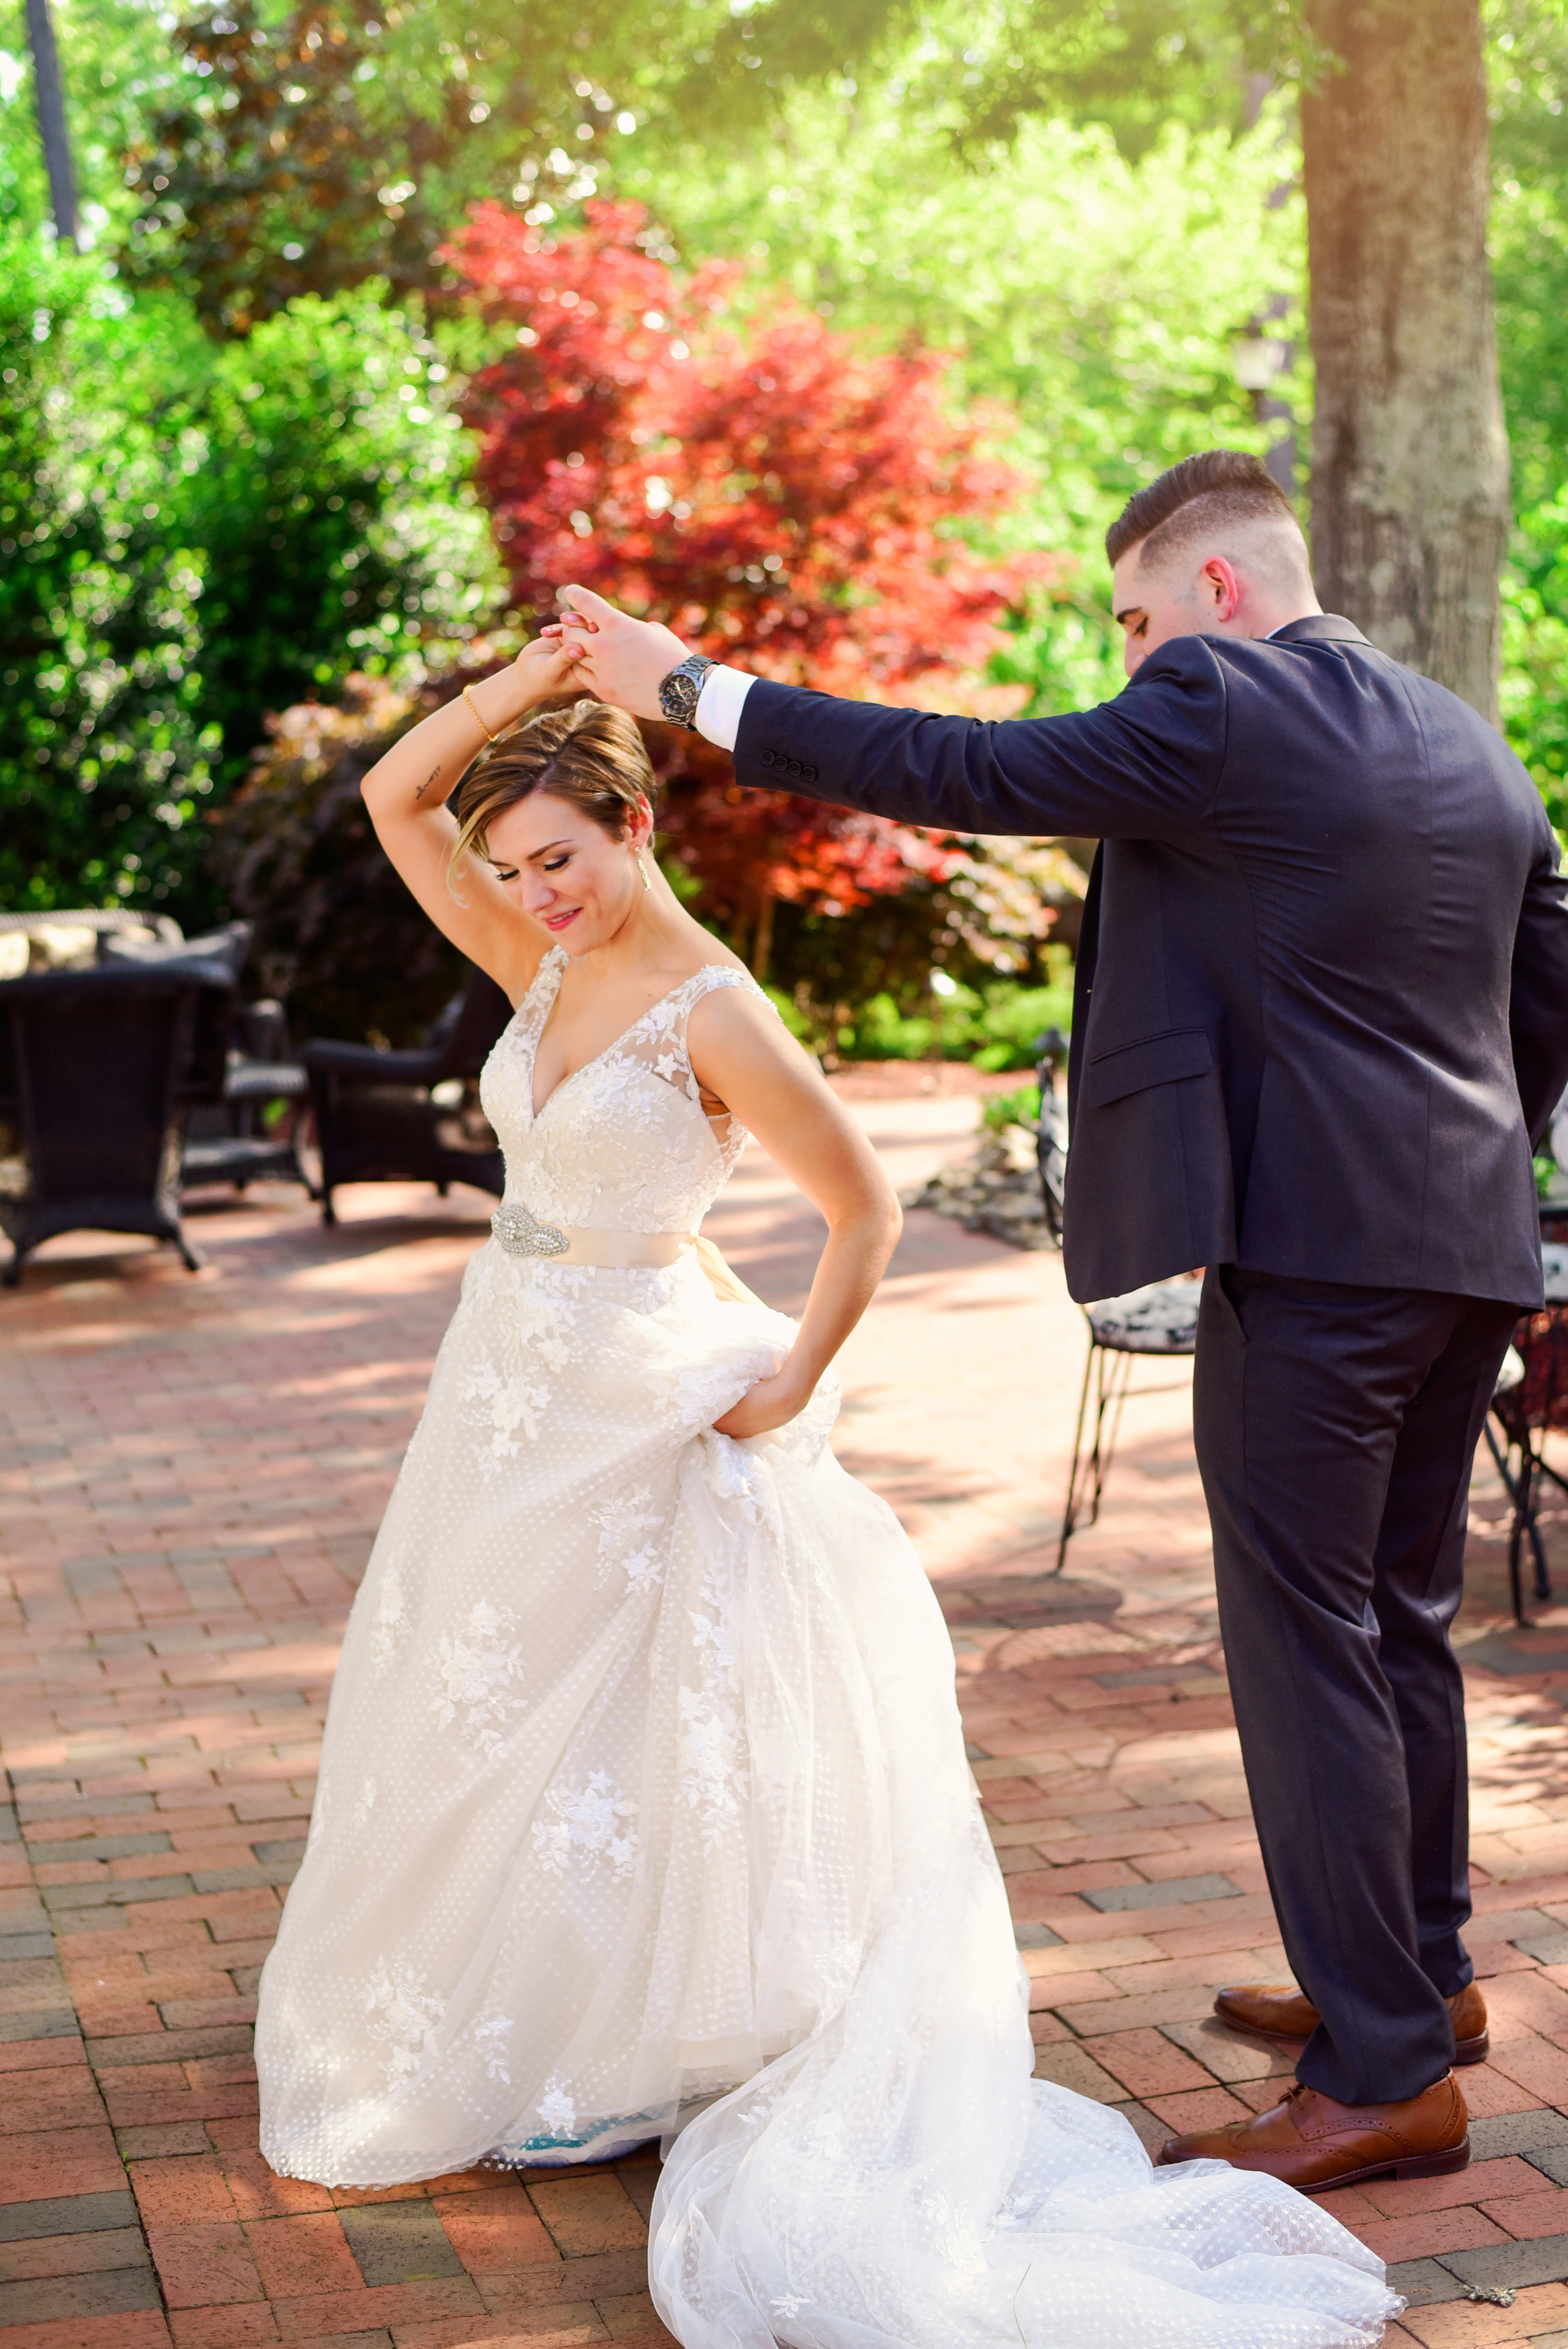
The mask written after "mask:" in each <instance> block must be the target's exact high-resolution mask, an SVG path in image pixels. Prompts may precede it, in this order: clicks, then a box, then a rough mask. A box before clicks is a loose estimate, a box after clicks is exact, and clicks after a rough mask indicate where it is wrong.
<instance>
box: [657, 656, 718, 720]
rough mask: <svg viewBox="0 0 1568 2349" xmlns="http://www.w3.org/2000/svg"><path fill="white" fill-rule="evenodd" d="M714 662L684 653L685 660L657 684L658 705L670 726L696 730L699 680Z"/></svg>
mask: <svg viewBox="0 0 1568 2349" xmlns="http://www.w3.org/2000/svg"><path fill="white" fill-rule="evenodd" d="M716 666H717V664H716V663H714V662H713V661H710V660H708V659H707V658H705V657H704V656H703V655H702V654H701V653H688V654H687V656H686V659H685V660H684V661H682V662H681V663H680V664H679V666H678V667H676V668H672V669H671V671H670V673H669V675H668V677H666V678H665V680H664V682H663V684H662V685H661V686H660V687H659V708H660V709H662V710H663V711H664V713H665V717H666V718H667V719H669V721H670V724H671V725H672V726H685V727H686V728H687V729H688V730H690V731H691V732H693V733H695V732H696V706H697V703H698V702H699V701H700V700H701V698H702V681H703V679H704V678H705V677H706V676H707V673H708V670H709V669H710V668H713V667H716Z"/></svg>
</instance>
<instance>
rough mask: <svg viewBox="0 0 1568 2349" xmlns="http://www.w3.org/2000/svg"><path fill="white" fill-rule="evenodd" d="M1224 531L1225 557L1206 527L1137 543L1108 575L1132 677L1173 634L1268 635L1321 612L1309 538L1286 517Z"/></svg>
mask: <svg viewBox="0 0 1568 2349" xmlns="http://www.w3.org/2000/svg"><path fill="white" fill-rule="evenodd" d="M1222 527H1223V528H1224V536H1223V538H1222V540H1221V543H1222V544H1223V545H1226V546H1228V547H1229V548H1230V553H1229V554H1221V553H1220V552H1219V551H1218V548H1217V547H1216V545H1215V543H1214V538H1213V537H1212V536H1210V534H1209V531H1208V529H1207V528H1201V529H1200V530H1195V531H1194V532H1193V533H1192V534H1191V536H1190V537H1188V538H1187V539H1185V540H1184V541H1181V540H1179V541H1178V542H1177V543H1176V544H1174V545H1171V544H1170V543H1169V542H1168V541H1167V542H1165V543H1161V544H1159V545H1157V546H1156V549H1155V559H1154V561H1153V562H1151V563H1145V562H1144V560H1143V554H1144V549H1145V548H1146V547H1148V546H1149V545H1150V544H1151V543H1154V542H1152V541H1151V540H1150V539H1147V538H1144V539H1140V541H1139V543H1138V544H1137V545H1136V546H1130V547H1129V548H1128V550H1127V552H1126V554H1124V555H1123V556H1122V558H1121V560H1120V562H1119V564H1117V565H1116V568H1115V570H1114V571H1113V572H1112V574H1111V583H1110V608H1111V610H1112V611H1113V612H1114V613H1115V615H1116V617H1117V620H1118V622H1119V625H1120V627H1121V632H1122V638H1123V658H1124V660H1125V662H1126V665H1127V674H1128V676H1129V677H1131V676H1132V675H1133V673H1134V671H1135V670H1137V669H1139V668H1140V667H1142V665H1143V663H1144V662H1145V661H1146V660H1147V659H1148V657H1149V656H1150V653H1151V652H1155V651H1157V650H1158V649H1159V647H1161V645H1168V644H1169V643H1170V642H1171V639H1172V637H1175V636H1269V635H1271V634H1272V633H1273V631H1274V629H1275V628H1279V627H1283V626H1285V624H1286V623H1287V622H1288V621H1291V620H1298V619H1301V618H1303V617H1304V616H1305V615H1306V614H1307V613H1309V612H1317V611H1320V610H1321V609H1322V606H1321V605H1320V604H1319V603H1318V600H1317V596H1316V594H1315V590H1314V588H1313V585H1312V568H1311V565H1310V564H1309V563H1308V560H1307V553H1306V541H1305V539H1304V538H1303V536H1302V534H1301V532H1300V529H1299V528H1298V526H1297V524H1296V523H1295V521H1294V520H1293V519H1292V518H1291V516H1290V515H1289V514H1288V513H1285V514H1284V515H1283V516H1273V515H1264V516H1263V517H1261V518H1254V519H1252V520H1243V522H1241V523H1235V522H1232V523H1229V524H1228V525H1224V524H1222Z"/></svg>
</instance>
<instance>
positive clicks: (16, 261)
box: [0, 234, 214, 907]
mask: <svg viewBox="0 0 1568 2349" xmlns="http://www.w3.org/2000/svg"><path fill="white" fill-rule="evenodd" d="M102 291H103V289H102V285H101V279H100V277H99V274H98V271H97V270H95V269H94V268H93V266H92V264H88V263H81V262H76V261H67V260H65V259H63V258H62V259H59V260H55V259H52V258H50V257H48V256H47V255H46V253H45V251H44V250H43V249H42V248H41V247H40V246H39V245H38V244H37V243H36V241H34V240H32V239H30V238H23V237H18V236H16V235H15V234H13V235H11V236H10V237H8V238H7V239H6V240H5V244H4V247H3V248H0V804H3V806H4V812H5V822H4V824H3V825H0V905H4V906H6V907H13V906H24V907H26V906H48V905H55V904H58V903H60V902H61V901H62V900H64V901H65V902H67V903H69V902H72V901H75V902H76V903H78V904H80V903H82V902H84V901H85V902H87V903H88V904H93V905H97V904H103V903H106V902H108V903H113V902H114V901H115V899H116V898H117V897H121V898H130V897H152V898H157V899H162V898H164V897H166V896H167V895H169V893H170V890H171V889H172V888H174V887H175V886H176V885H178V883H179V882H180V880H181V878H182V876H183V874H184V872H185V871H186V870H188V869H189V865H190V863H191V859H190V857H189V856H188V855H185V854H181V834H182V833H185V831H186V827H188V826H189V824H190V823H191V819H192V817H193V816H194V815H195V813H196V811H197V807H198V805H199V804H200V802H201V798H202V797H203V796H204V795H205V794H206V792H208V791H210V789H211V771H210V763H209V754H210V751H211V747H212V743H213V739H214V738H213V736H212V734H211V731H210V730H205V729H204V728H203V724H202V720H201V713H200V709H199V707H198V705H199V701H200V695H201V674H200V669H199V667H198V660H199V654H200V645H201V627H200V621H199V618H198V606H199V602H200V597H201V586H202V577H203V556H202V553H201V550H199V549H196V548H193V547H191V545H189V544H188V543H186V542H185V540H184V538H183V535H182V533H180V532H179V531H178V530H177V529H174V530H171V529H170V512H169V508H170V489H171V482H172V481H173V480H177V478H178V471H177V465H176V466H174V467H171V464H170V450H169V449H168V447H167V445H166V444H165V442H164V441H163V440H162V439H161V437H160V435H159V433H158V432H157V431H156V429H154V428H153V426H152V424H151V422H150V419H146V418H144V417H136V416H132V415H129V414H127V413H126V412H125V411H124V410H123V409H119V408H118V407H116V408H106V407H104V406H102V405H100V404H99V403H98V402H96V401H94V400H92V399H91V398H87V399H84V398H82V397H81V396H80V395H81V390H82V387H81V385H80V383H79V381H78V380H77V377H76V370H75V367H74V365H73V360H74V357H75V356H76V352H77V347H78V346H79V344H80V343H81V342H83V341H92V340H98V342H99V345H100V347H101V348H103V349H104V350H105V351H106V354H107V355H108V356H110V357H112V355H113V354H114V352H115V350H116V348H117V347H118V345H119V327H120V325H121V322H120V321H119V320H117V319H116V318H114V317H113V316H112V315H111V316H104V315H103V305H102V304H101V295H102Z"/></svg>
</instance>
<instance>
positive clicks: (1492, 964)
mask: <svg viewBox="0 0 1568 2349" xmlns="http://www.w3.org/2000/svg"><path fill="white" fill-rule="evenodd" d="M735 757H736V771H737V774H738V779H739V781H741V782H743V783H751V784H757V785H762V786H769V787H771V788H773V789H775V790H778V789H779V788H782V789H784V790H787V791H793V792H804V793H807V794H808V795H810V797H812V798H814V799H820V800H830V801H837V802H842V803H844V804H846V805H848V806H851V807H857V808H865V809H869V810H870V811H871V812H872V813H874V814H877V815H885V816H895V817H898V818H900V819H902V820H903V822H904V823H917V824H929V825H934V826H939V827H941V828H943V829H949V830H952V831H954V832H965V833H1015V834H1016V833H1023V834H1051V833H1067V834H1069V835H1078V836H1087V837H1089V838H1096V839H1099V841H1100V843H1101V847H1100V851H1099V855H1098V857H1097V858H1096V861H1095V866H1094V872H1093V875H1092V878H1091V880H1090V884H1089V891H1088V905H1087V906H1086V908H1085V917H1084V924H1083V933H1082V938H1081V942H1080V947H1079V955H1078V997H1077V1007H1076V1011H1075V1016H1074V1021H1073V1039H1072V1058H1071V1062H1070V1066H1069V1071H1068V1087H1069V1098H1070V1102H1071V1133H1072V1148H1071V1151H1070V1154H1069V1156H1068V1189H1067V1201H1066V1213H1065V1222H1066V1226H1067V1273H1068V1285H1069V1287H1070V1288H1071V1290H1072V1293H1073V1295H1074V1296H1075V1297H1078V1298H1083V1299H1088V1298H1097V1297H1111V1296H1118V1295H1120V1294H1121V1293H1123V1292H1124V1291H1126V1290H1127V1289H1130V1288H1138V1287H1140V1286H1141V1285H1142V1283H1144V1282H1145V1281H1149V1280H1156V1279H1160V1278H1163V1277H1164V1276H1165V1275H1167V1274H1171V1273H1175V1272H1184V1271H1187V1270H1188V1269H1190V1268H1192V1267H1194V1266H1198V1265H1205V1264H1239V1265H1242V1266H1244V1267H1246V1268H1250V1269H1252V1270H1254V1271H1258V1272H1266V1273H1274V1274H1280V1275H1284V1276H1287V1277H1289V1278H1297V1279H1306V1280H1328V1281H1346V1282H1354V1283H1357V1284H1362V1285H1367V1286H1372V1287H1378V1288H1382V1287H1390V1288H1421V1289H1440V1290H1449V1291H1457V1292H1459V1293H1460V1294H1461V1295H1467V1296H1474V1297H1490V1298H1497V1299H1501V1300H1503V1301H1505V1302H1511V1303H1514V1304H1518V1305H1522V1306H1528V1305H1537V1304H1539V1303H1540V1301H1541V1262H1540V1247H1539V1226H1538V1220H1537V1207H1536V1194H1535V1185H1534V1181H1533V1177H1532V1167H1531V1145H1532V1140H1533V1139H1534V1138H1535V1137H1537V1136H1538V1135H1539V1134H1540V1133H1541V1132H1542V1129H1543V1127H1544V1125H1545V1123H1546V1121H1547V1119H1548V1117H1549V1116H1550V1114H1551V1112H1552V1109H1553V1105H1554V1103H1555V1102H1556V1100H1557V1098H1558V1096H1559V1094H1560V1093H1561V1092H1562V1091H1563V1085H1564V1082H1565V1081H1568V902H1565V895H1564V884H1563V880H1562V879H1560V878H1559V876H1558V873H1557V850H1556V843H1555V842H1554V840H1553V834H1552V830H1551V827H1550V825H1549V824H1548V823H1547V821H1546V816H1545V813H1544V811H1543V810H1542V804H1541V801H1540V798H1539V796H1538V794H1537V792H1536V791H1535V788H1534V786H1533V784H1532V782H1531V780H1530V777H1529V775H1528V774H1527V773H1526V772H1525V771H1524V769H1523V767H1522V766H1521V764H1520V762H1519V761H1518V760H1517V759H1516V758H1515V757H1514V756H1513V754H1512V752H1511V750H1508V749H1507V748H1506V747H1505V745H1504V744H1503V743H1502V741H1501V740H1500V739H1499V737H1498V736H1497V734H1496V733H1494V731H1493V730H1492V729H1491V727H1490V726H1489V725H1487V724H1486V722H1485V721H1484V719H1480V717H1478V716H1477V715H1476V713H1475V711H1474V710H1472V709H1470V708H1469V707H1468V705H1467V704H1466V703H1464V702H1462V701H1460V699H1458V698H1457V697H1456V696H1455V695H1453V694H1451V693H1449V692H1448V691H1446V690H1445V688H1443V687H1441V686H1439V685H1434V684H1433V683H1432V682H1431V681H1430V679H1429V678H1423V677H1418V676H1417V675H1416V674H1415V672H1414V671H1413V670H1411V669H1408V668H1405V667H1401V666H1400V664H1399V663H1398V661H1395V660H1391V659H1390V658H1389V657H1387V654H1384V653H1381V652H1378V651H1377V649H1376V648H1375V647H1373V646H1371V645H1370V644H1368V643H1367V639H1366V638H1365V637H1364V636H1362V635H1361V633H1360V631H1359V630H1358V629H1357V628H1355V627H1354V626H1352V625H1351V624H1350V622H1349V621H1348V620H1341V619H1336V618H1334V617H1332V616H1326V615H1325V616H1315V617H1313V618H1310V619H1304V620H1297V621H1295V622H1294V623H1293V624H1292V625H1291V626H1288V627H1285V628H1284V629H1282V630H1281V631H1280V633H1279V634H1278V635H1277V636H1274V637H1272V638H1270V639H1268V640H1266V641H1264V642H1253V641H1251V640H1248V639H1243V638H1239V637H1234V636H1184V637H1181V638H1180V639H1178V640H1177V641H1176V642H1174V643H1171V644H1168V645H1164V646H1162V647H1161V648H1160V649H1159V650H1158V651H1157V652H1154V653H1152V654H1150V657H1149V658H1148V659H1147V660H1146V661H1145V662H1144V663H1143V665H1142V667H1140V669H1139V670H1138V671H1137V673H1136V674H1135V676H1134V677H1133V678H1132V679H1131V681H1130V684H1129V685H1128V686H1127V688H1125V690H1124V691H1123V692H1121V693H1120V694H1119V695H1118V697H1117V698H1116V699H1115V700H1114V701H1109V702H1106V703H1104V704H1103V705H1102V706H1101V707H1100V708H1099V709H1091V710H1088V711H1086V712H1084V713H1082V714H1081V715H1075V716H1068V717H1061V718H1047V719H1020V720H1016V721H1014V722H1012V723H1006V724H1001V725H985V724H981V723H979V722H977V721H975V720H971V719H964V718H938V717H931V716H926V715H924V714H923V713H921V712H919V711H915V710H909V709H883V708H881V707H879V706H877V705H875V704H872V703H867V702H848V701H839V700H833V699H830V698H827V697H826V696H824V695H821V694H816V693H810V692H807V691H804V690H802V689H800V688H796V687H792V686H779V685H773V684H769V683H768V682H766V681H764V680H760V679H759V680H758V682H757V683H756V684H754V685H753V686H752V688H751V690H750V692H749V693H748V696H747V698H746V702H745V707H744V709H743V712H742V716H741V723H740V731H739V740H738V743H737V745H736V753H735Z"/></svg>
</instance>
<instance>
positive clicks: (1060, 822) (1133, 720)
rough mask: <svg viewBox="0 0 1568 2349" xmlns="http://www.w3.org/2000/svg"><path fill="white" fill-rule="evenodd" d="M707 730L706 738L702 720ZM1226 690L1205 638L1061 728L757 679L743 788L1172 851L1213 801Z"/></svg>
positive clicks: (969, 825) (739, 745)
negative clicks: (939, 712)
mask: <svg viewBox="0 0 1568 2349" xmlns="http://www.w3.org/2000/svg"><path fill="white" fill-rule="evenodd" d="M697 723H698V726H699V728H701V729H702V730H704V731H707V729H706V728H705V727H703V714H702V713H701V712H700V711H699V713H698V719H697ZM1224 746H1225V692H1224V679H1223V675H1222V671H1221V669H1220V667H1219V664H1218V662H1217V661H1216V660H1215V658H1214V657H1213V655H1212V652H1211V651H1210V650H1209V647H1208V646H1207V645H1206V644H1204V643H1203V641H1202V638H1201V637H1198V636H1188V637H1184V638H1183V639H1182V640H1181V642H1180V643H1179V644H1173V645H1171V646H1170V647H1167V648H1166V650H1165V651H1164V652H1163V653H1156V654H1154V655H1152V656H1151V657H1150V659H1149V660H1148V661H1147V662H1146V663H1145V664H1144V666H1143V667H1142V668H1140V670H1139V672H1138V674H1137V676H1136V677H1135V678H1134V679H1133V680H1132V682H1131V684H1130V685H1129V686H1128V687H1127V688H1126V689H1125V690H1124V691H1123V692H1121V693H1119V695H1118V696H1117V698H1116V699H1115V700H1114V701H1108V702H1103V703H1101V705H1100V707H1099V709H1089V710H1085V711H1082V712H1081V713H1078V714H1074V715H1070V716H1066V717H1061V718H1036V719H1014V720H1004V721H1002V722H1001V723H1000V724H988V723H985V722H984V721H982V720H981V719H972V718H941V717H936V716H934V715H933V714H932V713H930V712H929V711H925V710H919V709H888V708H885V707H883V706H882V704H880V703H877V702H872V701H839V700H836V699H834V698H832V697H831V696H830V695H829V694H824V693H811V692H808V691H806V690H805V689H804V688H800V687H799V686H791V685H774V684H771V683H770V682H769V680H768V679H767V678H756V679H754V680H753V682H752V684H751V687H750V690H749V691H748V694H747V696H746V699H745V701H744V703H743V704H742V707H741V709H740V714H739V724H738V730H737V732H736V736H735V740H734V744H733V748H734V751H735V772H736V779H737V781H739V782H742V783H749V784H754V785H757V786H760V787H763V788H767V789H770V790H773V791H779V790H780V789H782V790H784V791H790V792H802V793H804V794H806V795H807V796H808V797H810V798H811V799H819V800H831V801H834V802H838V803H839V804H841V805H842V806H845V807H856V808H864V809H866V810H867V811H868V812H870V813H871V814H872V815H885V816H896V817H898V818H899V819H900V820H901V821H902V822H903V823H920V824H929V825H932V826H933V827H934V828H935V829H937V830H939V831H947V832H975V833H1024V834H1026V835H1029V834H1042V833H1077V834H1078V835H1080V836H1083V837H1087V838H1089V839H1097V840H1104V839H1116V838H1118V837H1122V838H1140V839H1159V838H1161V837H1171V836H1173V835H1175V834H1177V833H1183V832H1187V831H1190V830H1191V826H1192V825H1193V824H1194V823H1196V822H1197V821H1198V819H1199V817H1200V816H1201V815H1202V812H1203V811H1204V809H1205V808H1206V807H1207V806H1208V805H1209V802H1211V800H1212V798H1213V795H1214V792H1215V789H1216V787H1217V785H1218V782H1219V778H1220V765H1221V761H1222V757H1223V755H1224Z"/></svg>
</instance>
